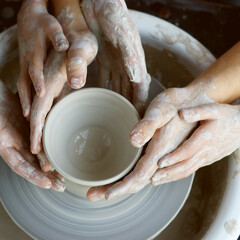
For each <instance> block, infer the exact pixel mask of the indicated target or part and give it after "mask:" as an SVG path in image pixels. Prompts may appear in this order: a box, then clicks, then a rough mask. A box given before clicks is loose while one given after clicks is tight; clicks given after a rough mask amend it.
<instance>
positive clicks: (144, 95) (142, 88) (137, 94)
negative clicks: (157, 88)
mask: <svg viewBox="0 0 240 240" xmlns="http://www.w3.org/2000/svg"><path fill="white" fill-rule="evenodd" d="M146 76H147V77H146V78H147V79H144V80H143V81H141V82H140V83H133V105H134V106H135V107H136V109H137V110H138V112H139V114H140V115H142V114H143V113H144V110H145V106H146V102H147V99H148V92H149V84H150V81H151V78H150V75H148V74H147V75H146Z"/></svg>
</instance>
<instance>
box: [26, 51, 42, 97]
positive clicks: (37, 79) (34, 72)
mask: <svg viewBox="0 0 240 240" xmlns="http://www.w3.org/2000/svg"><path fill="white" fill-rule="evenodd" d="M42 56H43V55H42V54H41V53H39V52H38V54H34V56H33V58H32V60H31V62H30V65H29V75H30V78H31V79H32V82H33V86H34V89H35V91H36V93H37V95H38V96H39V97H43V96H44V94H45V92H46V89H45V84H44V76H43V57H42Z"/></svg>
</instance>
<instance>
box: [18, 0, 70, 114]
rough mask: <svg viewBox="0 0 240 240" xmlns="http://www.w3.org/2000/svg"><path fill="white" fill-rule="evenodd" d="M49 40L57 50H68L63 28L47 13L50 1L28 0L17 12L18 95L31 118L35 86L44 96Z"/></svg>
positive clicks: (37, 91) (25, 111)
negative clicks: (44, 71) (45, 63)
mask: <svg viewBox="0 0 240 240" xmlns="http://www.w3.org/2000/svg"><path fill="white" fill-rule="evenodd" d="M49 40H50V41H51V42H52V45H53V46H54V48H55V49H56V50H57V51H65V50H67V49H68V47H69V43H68V41H67V39H66V37H65V35H64V34H63V30H62V27H61V25H60V24H59V22H58V21H57V20H56V19H55V18H54V17H53V16H52V15H50V14H49V13H48V11H47V0H25V1H24V2H23V5H22V7H21V9H20V11H19V13H18V42H19V57H20V69H21V72H20V76H19V80H18V92H19V96H20V100H21V105H22V109H23V115H24V116H25V117H29V115H30V110H31V103H32V102H31V100H32V99H31V92H32V91H31V88H32V83H33V86H34V88H35V91H36V93H37V95H38V96H39V97H42V96H44V94H45V84H44V76H43V64H44V60H45V58H46V54H47V46H48V43H49Z"/></svg>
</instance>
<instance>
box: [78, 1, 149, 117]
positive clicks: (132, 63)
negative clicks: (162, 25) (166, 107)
mask: <svg viewBox="0 0 240 240" xmlns="http://www.w3.org/2000/svg"><path fill="white" fill-rule="evenodd" d="M81 6H82V10H83V13H84V16H85V19H86V22H87V24H88V26H89V28H90V30H91V31H92V32H93V33H94V34H95V36H96V37H97V39H98V43H99V51H98V55H97V59H98V69H99V85H100V86H101V87H104V88H109V87H110V86H112V89H113V90H114V91H116V92H118V93H120V94H122V95H123V96H124V97H126V98H127V99H129V100H130V101H131V102H132V103H133V104H134V106H135V107H136V108H137V110H138V111H139V112H140V114H142V113H143V111H144V107H145V103H146V101H147V98H148V90H149V84H150V76H149V74H148V73H147V69H146V63H145V56H144V51H143V48H142V44H141V39H140V36H139V33H138V31H137V29H136V27H135V25H134V23H133V22H132V20H131V18H130V16H129V12H128V9H127V6H126V4H125V2H124V1H123V0H116V1H115V0H114V1H113V0H103V1H96V0H83V1H82V4H81Z"/></svg>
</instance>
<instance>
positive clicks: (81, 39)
mask: <svg viewBox="0 0 240 240" xmlns="http://www.w3.org/2000/svg"><path fill="white" fill-rule="evenodd" d="M69 39H70V44H71V47H70V49H69V51H68V66H67V75H68V80H69V84H70V86H71V87H73V88H81V87H83V86H84V84H85V83H86V77H87V66H88V65H89V64H90V63H91V62H92V61H93V59H94V58H95V57H96V54H97V49H98V45H97V40H96V37H95V36H94V35H93V34H92V33H91V32H83V33H81V34H78V33H71V34H69Z"/></svg>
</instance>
